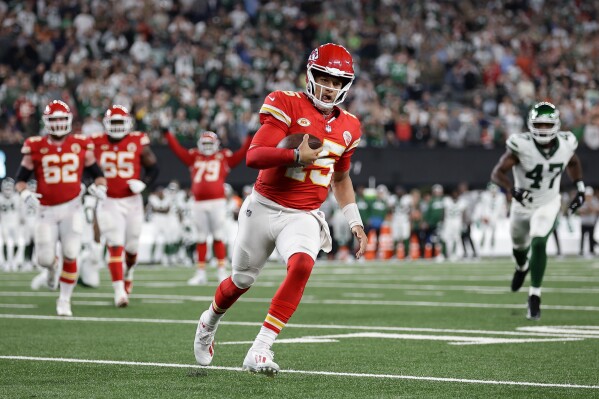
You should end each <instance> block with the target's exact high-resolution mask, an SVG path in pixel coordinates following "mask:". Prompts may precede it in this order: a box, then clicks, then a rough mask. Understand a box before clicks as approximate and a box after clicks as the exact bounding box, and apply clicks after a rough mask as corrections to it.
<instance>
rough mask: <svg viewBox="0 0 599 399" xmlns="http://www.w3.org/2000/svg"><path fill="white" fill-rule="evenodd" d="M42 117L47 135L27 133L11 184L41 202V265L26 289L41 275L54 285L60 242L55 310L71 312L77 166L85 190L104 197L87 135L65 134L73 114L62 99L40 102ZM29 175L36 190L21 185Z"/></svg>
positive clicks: (77, 242) (77, 234)
mask: <svg viewBox="0 0 599 399" xmlns="http://www.w3.org/2000/svg"><path fill="white" fill-rule="evenodd" d="M42 118H43V121H44V127H45V129H46V131H47V133H48V135H47V136H44V137H39V136H38V137H30V138H28V139H27V140H26V141H25V143H24V144H23V148H22V149H21V153H22V154H23V159H22V161H21V165H20V167H19V171H18V172H17V179H16V180H17V184H16V186H15V187H16V189H17V191H18V192H20V193H21V197H22V198H23V199H24V201H25V202H26V203H27V204H30V205H34V206H38V205H40V203H41V206H40V209H39V219H38V222H37V225H36V226H35V237H34V240H35V248H36V251H37V262H38V264H39V265H40V266H42V267H44V268H45V269H46V270H44V271H43V272H42V273H43V274H42V275H40V276H36V277H35V278H34V280H33V281H32V288H34V289H37V288H39V286H40V282H41V281H40V280H41V279H43V280H46V281H45V283H46V285H47V286H48V288H50V289H55V288H56V279H55V276H56V273H57V272H58V262H57V256H56V255H57V254H56V243H57V241H60V243H61V247H62V256H63V263H62V273H61V274H60V295H59V297H58V300H57V301H56V313H57V314H58V315H59V316H72V315H73V313H72V311H71V296H72V294H73V289H74V287H75V282H76V281H77V256H78V255H79V251H80V249H81V248H80V247H81V232H82V228H83V217H84V216H83V208H82V204H81V198H80V196H79V195H80V193H81V176H82V174H83V169H84V168H85V170H86V171H87V172H88V173H89V174H90V175H91V176H92V177H93V178H94V183H93V184H92V185H91V186H89V188H88V192H89V193H90V194H92V195H94V196H96V197H97V198H98V199H99V200H103V199H105V198H106V179H105V178H104V174H103V173H102V170H101V169H100V167H99V166H98V164H97V163H96V159H95V157H94V152H93V143H92V142H91V140H89V139H88V138H86V137H84V136H81V135H78V134H73V135H72V134H69V133H70V132H71V124H72V121H73V114H72V113H71V110H70V108H69V106H68V105H67V104H65V103H64V102H62V101H58V100H55V101H52V102H51V103H50V104H48V105H47V106H46V109H45V110H44V114H43V117H42ZM32 175H34V178H35V179H36V180H37V192H36V193H33V192H31V191H29V190H28V189H27V181H28V180H29V178H30V177H31V176H32ZM40 278H41V279H40Z"/></svg>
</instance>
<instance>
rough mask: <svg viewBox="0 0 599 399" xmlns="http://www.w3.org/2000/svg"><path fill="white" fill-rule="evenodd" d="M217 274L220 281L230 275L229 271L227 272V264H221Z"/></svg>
mask: <svg viewBox="0 0 599 399" xmlns="http://www.w3.org/2000/svg"><path fill="white" fill-rule="evenodd" d="M216 275H217V278H218V282H219V283H220V282H222V281H223V280H224V279H226V278H227V277H229V273H227V268H226V267H225V266H219V267H218V269H216Z"/></svg>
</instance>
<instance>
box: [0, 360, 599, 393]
mask: <svg viewBox="0 0 599 399" xmlns="http://www.w3.org/2000/svg"><path fill="white" fill-rule="evenodd" d="M0 359H6V360H29V361H38V362H61V363H87V364H106V365H123V366H153V367H168V368H187V369H189V368H191V369H204V370H224V371H242V370H241V368H239V367H221V366H198V365H195V364H179V363H154V362H129V361H117V360H92V359H72V358H55V357H33V356H0ZM281 372H283V373H289V374H305V375H327V376H333V377H359V378H384V379H396V380H416V381H433V382H457V383H468V384H486V385H517V386H527V387H543V388H575V389H599V385H581V384H554V383H545V382H527V381H501V380H474V379H469V378H447V377H423V376H412V375H401V374H370V373H340V372H333V371H313V370H285V369H283V370H281Z"/></svg>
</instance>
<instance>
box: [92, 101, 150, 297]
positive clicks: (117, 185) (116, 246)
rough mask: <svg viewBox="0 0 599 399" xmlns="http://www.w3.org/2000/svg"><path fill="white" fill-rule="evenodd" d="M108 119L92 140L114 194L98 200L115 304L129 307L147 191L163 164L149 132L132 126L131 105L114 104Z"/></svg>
mask: <svg viewBox="0 0 599 399" xmlns="http://www.w3.org/2000/svg"><path fill="white" fill-rule="evenodd" d="M103 124H104V129H105V132H104V133H101V134H96V135H93V136H92V141H93V143H94V152H95V155H96V159H98V163H99V164H100V166H101V167H102V170H103V171H104V176H105V177H106V180H107V182H108V192H107V194H108V198H106V200H105V201H102V202H101V203H100V204H99V205H98V208H97V211H96V215H97V221H98V226H99V228H100V232H101V234H102V235H103V236H104V238H105V239H106V246H107V247H108V253H109V260H108V269H109V270H110V275H111V277H112V286H113V288H114V304H115V306H116V307H126V306H127V305H128V304H129V297H128V295H129V294H130V293H131V288H132V282H133V270H134V266H135V263H136V261H137V249H138V246H139V236H140V234H141V226H142V223H143V218H144V207H143V200H142V197H141V192H142V191H143V190H144V189H145V188H146V187H147V186H149V185H150V184H152V183H153V182H154V181H155V180H156V178H157V176H158V165H157V162H156V156H155V155H154V153H153V152H152V150H151V149H150V146H149V144H150V139H149V138H148V136H147V135H146V134H145V133H142V132H136V131H131V130H132V129H133V118H132V117H131V115H129V111H128V110H127V109H126V108H125V107H123V106H122V105H113V106H111V107H110V108H108V110H106V113H105V115H104V119H103ZM142 168H143V169H144V172H145V173H144V177H143V179H142V177H141V169H142ZM123 252H124V255H125V266H126V267H125V270H124V271H123Z"/></svg>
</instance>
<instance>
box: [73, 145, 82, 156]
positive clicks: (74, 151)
mask: <svg viewBox="0 0 599 399" xmlns="http://www.w3.org/2000/svg"><path fill="white" fill-rule="evenodd" d="M71 151H72V152H73V153H75V154H79V153H80V152H81V146H80V145H79V144H77V143H74V144H72V145H71Z"/></svg>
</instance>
